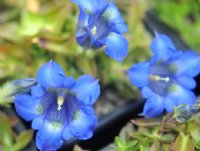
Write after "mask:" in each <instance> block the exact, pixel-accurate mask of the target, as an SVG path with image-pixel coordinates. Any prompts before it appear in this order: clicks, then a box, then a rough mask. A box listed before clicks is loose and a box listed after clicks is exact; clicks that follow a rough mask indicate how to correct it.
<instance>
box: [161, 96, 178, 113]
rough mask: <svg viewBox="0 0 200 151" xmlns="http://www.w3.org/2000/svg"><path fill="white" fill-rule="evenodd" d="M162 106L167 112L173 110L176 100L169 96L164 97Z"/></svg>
mask: <svg viewBox="0 0 200 151" xmlns="http://www.w3.org/2000/svg"><path fill="white" fill-rule="evenodd" d="M164 106H165V109H166V110H167V112H173V110H174V107H175V106H177V102H176V100H174V99H172V98H170V97H166V98H165V100H164Z"/></svg>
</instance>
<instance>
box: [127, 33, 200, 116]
mask: <svg viewBox="0 0 200 151" xmlns="http://www.w3.org/2000/svg"><path fill="white" fill-rule="evenodd" d="M151 50H152V52H153V57H152V59H151V60H150V61H148V62H142V63H138V64H135V65H133V66H132V67H131V68H130V69H129V70H128V72H127V73H128V77H129V79H130V81H131V83H132V84H133V85H135V86H137V87H139V88H141V92H142V95H143V97H144V98H146V99H147V100H146V103H145V106H144V110H143V115H144V116H145V117H155V116H159V115H160V114H162V113H163V112H164V110H166V111H168V112H172V111H173V109H174V107H175V106H178V105H180V104H186V105H187V104H193V103H195V100H196V98H195V95H194V93H193V92H192V91H191V89H193V88H195V86H196V82H195V80H194V79H193V77H195V76H196V75H198V74H199V72H200V67H199V66H200V56H199V55H198V54H197V53H195V52H194V51H186V52H182V51H178V50H176V48H175V46H174V44H173V43H172V41H171V39H170V38H169V37H167V36H166V35H162V34H158V33H156V37H155V38H154V39H153V41H152V43H151Z"/></svg>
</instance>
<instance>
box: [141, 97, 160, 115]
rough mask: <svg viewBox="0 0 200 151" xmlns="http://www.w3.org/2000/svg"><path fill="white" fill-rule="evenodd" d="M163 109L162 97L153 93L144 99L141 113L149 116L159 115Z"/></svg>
mask: <svg viewBox="0 0 200 151" xmlns="http://www.w3.org/2000/svg"><path fill="white" fill-rule="evenodd" d="M163 111H164V102H163V98H162V97H160V96H159V95H155V94H154V95H152V96H151V97H150V98H149V99H148V100H147V101H146V103H145V106H144V109H143V113H142V115H144V116H145V117H148V118H151V117H156V116H159V115H161V114H162V113H163Z"/></svg>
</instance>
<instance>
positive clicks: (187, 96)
mask: <svg viewBox="0 0 200 151" xmlns="http://www.w3.org/2000/svg"><path fill="white" fill-rule="evenodd" d="M167 97H168V98H169V99H171V100H173V101H174V104H176V105H177V106H178V105H181V104H186V105H190V104H194V103H195V101H196V97H195V95H194V93H193V92H192V91H190V90H189V89H187V88H184V87H182V86H180V85H178V84H176V83H172V84H171V85H170V86H169V92H168V96H167Z"/></svg>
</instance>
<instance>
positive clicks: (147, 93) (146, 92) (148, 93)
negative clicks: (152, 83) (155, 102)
mask: <svg viewBox="0 0 200 151" xmlns="http://www.w3.org/2000/svg"><path fill="white" fill-rule="evenodd" d="M141 93H142V96H143V97H144V98H150V97H152V95H154V92H153V91H152V90H151V89H150V88H149V87H146V86H145V87H143V88H142V92H141Z"/></svg>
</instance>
